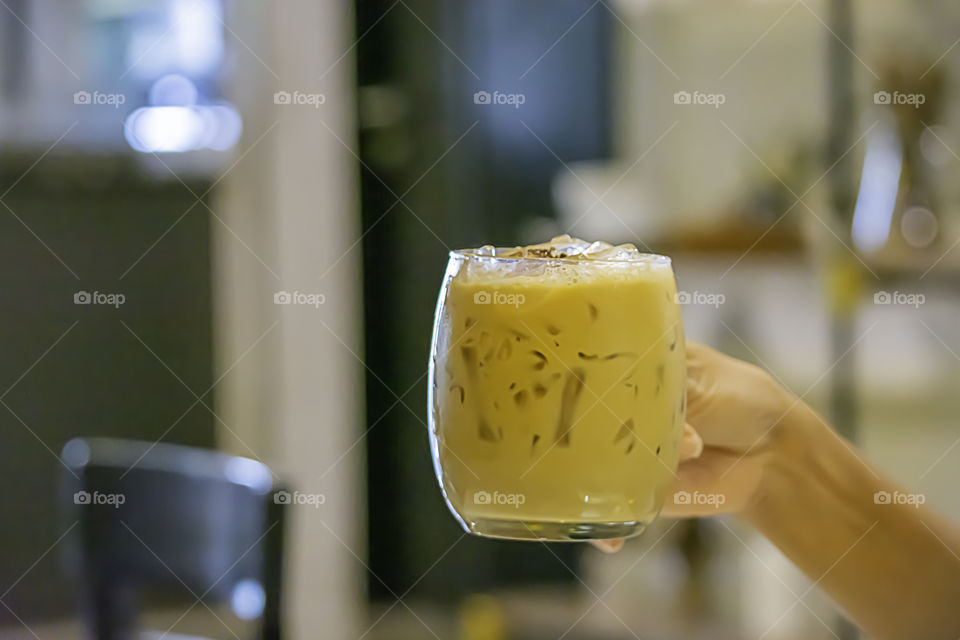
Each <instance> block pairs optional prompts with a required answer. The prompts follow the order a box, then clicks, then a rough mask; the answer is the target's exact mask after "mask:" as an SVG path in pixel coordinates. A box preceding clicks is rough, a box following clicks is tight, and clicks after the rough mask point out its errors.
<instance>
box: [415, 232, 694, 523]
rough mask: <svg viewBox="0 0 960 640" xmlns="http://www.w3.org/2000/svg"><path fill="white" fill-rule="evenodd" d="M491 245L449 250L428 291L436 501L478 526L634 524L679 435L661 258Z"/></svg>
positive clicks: (666, 270)
mask: <svg viewBox="0 0 960 640" xmlns="http://www.w3.org/2000/svg"><path fill="white" fill-rule="evenodd" d="M606 246H608V247H609V245H606ZM516 251H517V250H514V253H513V254H512V255H516ZM506 253H507V251H505V250H499V249H497V250H495V249H493V248H492V247H485V248H483V249H468V250H460V251H453V252H451V253H450V260H449V263H448V266H447V271H446V274H445V276H444V280H443V285H442V289H441V292H440V296H439V300H438V303H437V311H436V318H435V321H434V329H433V340H432V346H431V357H430V372H429V375H430V383H429V392H428V394H429V399H428V403H429V414H430V426H429V429H430V447H431V454H432V458H433V464H434V469H435V471H436V475H437V479H438V480H439V482H440V488H441V490H442V492H443V496H444V498H445V500H446V503H447V506H448V507H449V508H450V511H451V513H453V515H454V517H455V518H456V519H457V520H458V521H459V522H460V524H461V525H462V526H463V528H464V529H465V530H466V531H468V532H470V533H473V534H477V535H480V536H488V537H493V538H508V539H521V540H531V539H533V540H554V541H563V540H586V539H602V538H619V537H627V536H631V535H636V534H638V533H640V532H641V531H643V529H644V527H645V526H646V525H647V524H648V523H649V522H650V521H651V520H653V518H654V517H656V515H657V513H658V512H659V511H660V508H661V506H662V505H663V501H664V499H665V497H666V494H667V492H668V491H670V489H671V487H672V484H673V480H674V478H675V475H676V469H677V463H678V457H679V447H680V440H681V437H682V434H683V424H684V412H685V408H686V394H685V378H686V364H685V355H684V337H683V327H682V324H681V318H680V309H679V305H678V300H677V290H676V285H675V284H674V277H673V271H672V268H671V262H670V259H669V258H667V257H664V256H659V255H653V254H641V253H639V252H636V250H633V252H628V253H627V254H624V255H621V254H620V253H617V252H614V253H613V254H611V252H609V251H608V252H604V253H603V254H601V255H608V256H610V255H612V257H604V258H585V257H582V256H576V257H564V254H562V253H561V254H559V257H558V255H557V253H556V252H543V253H542V254H541V255H536V254H535V253H533V252H524V253H522V254H521V257H509V255H511V254H508V255H504V254H506Z"/></svg>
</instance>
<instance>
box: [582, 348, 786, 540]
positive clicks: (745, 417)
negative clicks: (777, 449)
mask: <svg viewBox="0 0 960 640" xmlns="http://www.w3.org/2000/svg"><path fill="white" fill-rule="evenodd" d="M686 348H687V424H686V425H685V426H684V434H683V443H682V445H681V448H680V466H679V468H678V470H677V480H676V483H675V485H674V490H673V492H671V493H670V494H669V495H668V496H667V500H666V503H665V504H664V506H663V511H662V514H663V515H665V516H667V517H672V518H679V517H696V516H711V515H716V514H717V513H725V512H727V513H737V512H741V511H743V510H744V509H745V508H747V507H749V506H750V505H751V504H753V503H755V502H756V500H757V499H758V496H759V491H760V489H761V487H762V485H763V478H764V475H765V471H766V470H767V468H768V466H769V464H770V461H771V457H772V451H773V445H774V443H775V442H776V441H777V439H778V436H779V434H780V433H781V431H782V430H783V429H785V428H786V426H785V425H786V424H787V423H788V422H789V420H788V416H789V414H790V413H791V410H792V409H793V407H795V406H796V405H799V404H800V402H799V401H798V400H797V399H796V398H794V397H793V396H792V395H790V393H789V392H787V391H786V390H785V389H783V387H781V386H780V385H778V384H777V383H776V382H775V381H774V380H773V379H772V378H771V377H770V375H769V374H767V373H766V372H765V371H763V370H762V369H759V368H758V367H755V366H753V365H751V364H748V363H746V362H742V361H740V360H736V359H734V358H730V357H728V356H725V355H723V354H722V353H719V352H717V351H714V350H713V349H710V348H709V347H706V346H704V345H702V344H698V343H695V342H687V345H686ZM681 491H685V492H687V493H689V494H690V495H691V496H692V495H694V493H695V492H696V493H699V494H708V495H709V496H712V499H711V500H709V501H708V502H706V503H697V504H694V501H693V500H691V501H690V502H691V503H690V504H677V503H676V501H675V499H674V498H675V495H676V492H681ZM593 543H594V545H595V546H596V547H597V548H599V549H602V550H603V551H608V552H613V551H617V550H619V549H620V547H622V546H623V540H596V541H593Z"/></svg>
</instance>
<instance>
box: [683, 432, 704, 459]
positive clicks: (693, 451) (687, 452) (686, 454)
mask: <svg viewBox="0 0 960 640" xmlns="http://www.w3.org/2000/svg"><path fill="white" fill-rule="evenodd" d="M701 453H703V438H701V437H700V434H699V433H697V432H696V430H695V429H694V428H693V427H691V426H690V425H688V424H686V425H684V426H683V441H682V442H681V443H680V459H681V460H689V459H690V458H699V457H700V454H701Z"/></svg>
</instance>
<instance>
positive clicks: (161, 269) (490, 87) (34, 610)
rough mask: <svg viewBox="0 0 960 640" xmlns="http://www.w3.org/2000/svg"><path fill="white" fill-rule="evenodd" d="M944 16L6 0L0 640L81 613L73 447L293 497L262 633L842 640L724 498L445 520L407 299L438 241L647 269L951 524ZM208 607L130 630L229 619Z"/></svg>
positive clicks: (953, 208) (922, 11)
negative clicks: (206, 453) (469, 524)
mask: <svg viewBox="0 0 960 640" xmlns="http://www.w3.org/2000/svg"><path fill="white" fill-rule="evenodd" d="M958 33H960V10H958V9H957V7H956V6H954V5H952V4H950V3H943V2H933V1H929V0H926V1H924V0H916V1H910V2H904V1H893V0H874V1H873V2H871V3H869V5H867V4H864V3H850V2H845V1H843V0H834V1H828V0H794V1H792V2H791V1H788V0H767V1H764V2H758V1H722V2H695V1H693V2H679V1H671V0H595V1H592V0H527V1H525V2H523V3H517V2H507V1H505V0H485V1H484V2H441V0H356V1H355V2H344V1H340V2H336V1H334V0H329V1H325V2H307V1H306V0H285V1H284V2H282V3H274V4H271V3H262V2H252V1H247V0H82V1H80V0H78V1H76V2H57V1H55V0H0V204H2V208H0V229H2V233H0V261H2V265H3V268H2V269H0V280H2V286H0V308H2V313H3V316H2V317H3V321H2V322H0V352H2V354H3V356H2V358H0V404H2V407H0V477H2V479H3V482H4V486H5V489H4V490H3V491H2V492H0V522H3V523H4V526H2V527H0V604H2V607H0V638H31V637H33V638H43V639H46V638H65V637H77V636H76V634H78V633H80V629H81V625H82V623H81V620H80V617H79V609H78V593H77V588H76V586H75V584H74V581H73V580H71V579H69V577H68V576H66V575H65V573H64V568H63V562H62V555H63V554H62V553H61V552H62V548H64V547H69V545H71V539H72V538H74V537H75V536H77V535H79V529H75V528H74V527H75V525H76V521H75V520H74V521H71V520H70V519H69V518H66V519H65V518H64V517H63V514H62V510H61V509H59V508H58V498H57V496H58V487H59V486H60V484H59V483H60V478H61V477H62V476H63V475H64V474H65V473H67V471H68V470H67V469H65V467H66V464H65V462H64V460H63V459H62V457H61V450H62V449H63V447H64V444H65V443H66V442H67V441H68V440H69V439H70V438H73V437H75V436H100V437H112V438H126V439H136V440H143V441H147V442H150V443H155V442H161V443H169V444H181V445H189V446H194V447H201V448H209V449H218V450H221V451H224V452H228V453H231V454H235V455H239V456H245V457H247V458H253V459H256V460H259V461H261V462H263V463H265V464H266V465H268V466H269V467H270V468H271V469H273V471H274V472H275V473H276V474H277V475H278V476H279V477H281V478H283V479H284V481H286V482H288V483H289V485H290V487H291V488H294V489H296V490H298V491H299V492H301V493H302V494H303V495H305V496H312V497H313V499H312V500H304V501H301V502H299V503H298V502H296V501H294V502H293V503H292V504H290V505H288V506H289V508H288V509H287V513H288V515H287V527H286V545H285V548H284V555H285V557H286V563H285V566H286V574H285V576H286V579H285V591H284V594H285V595H284V602H283V610H284V618H285V621H286V626H285V629H286V633H287V637H291V638H314V637H325V638H369V639H378V638H431V637H436V638H465V639H471V640H488V639H489V640H496V639H500V638H522V639H526V638H529V639H539V638H560V637H563V638H570V639H575V638H610V639H621V638H622V639H626V638H721V639H722V638H744V637H763V638H769V639H778V638H782V639H792V638H803V639H811V638H831V637H838V638H854V637H857V634H856V632H855V631H854V630H853V629H852V628H850V627H849V626H848V625H846V624H845V623H843V622H842V621H841V619H840V617H839V614H838V613H837V611H836V610H835V609H834V608H833V607H832V606H831V605H830V603H829V602H828V601H827V600H826V599H825V598H824V597H823V596H822V595H821V594H819V593H818V592H817V590H816V589H810V588H809V587H810V586H811V585H810V581H809V580H807V579H806V578H804V577H803V576H802V575H800V574H799V573H798V572H796V571H795V570H794V569H792V568H791V566H790V565H789V563H788V562H787V561H786V560H785V559H784V558H783V557H782V556H780V554H779V553H778V552H777V551H776V549H774V548H773V547H772V546H771V545H769V544H768V543H766V542H765V541H764V540H763V539H761V538H759V537H758V536H756V535H755V534H753V533H752V532H751V531H750V530H748V529H746V528H745V527H744V526H743V525H741V524H740V523H738V522H737V521H736V520H735V519H729V518H716V519H708V520H701V521H697V522H677V521H671V520H662V521H659V522H657V523H655V524H654V525H653V526H652V527H651V528H650V529H649V530H648V531H647V532H646V533H644V534H643V535H642V536H640V537H638V538H635V539H632V540H630V541H629V542H628V543H627V545H626V548H625V549H624V551H622V552H621V553H619V554H617V555H616V556H605V555H602V554H600V553H599V552H597V551H595V550H593V549H589V548H583V547H580V546H574V545H542V544H531V543H519V542H517V543H514V542H496V541H489V540H483V539H479V538H474V537H466V536H465V535H464V534H463V532H462V531H461V530H460V529H459V527H458V525H457V524H456V522H455V521H454V519H453V518H452V517H451V516H450V515H449V513H448V512H447V510H446V507H445V505H444V504H443V501H442V497H441V494H440V491H439V490H438V486H437V481H436V479H435V477H434V475H433V469H432V466H431V464H430V457H429V450H428V445H427V428H426V418H427V416H426V368H427V355H428V350H429V340H430V331H431V323H432V315H433V309H434V304H435V301H436V295H437V292H438V290H439V286H440V283H441V278H442V274H443V270H444V266H445V262H446V256H447V252H448V251H449V250H450V249H452V248H460V247H472V246H479V245H483V244H488V243H489V244H496V245H500V246H503V245H515V244H520V243H528V242H538V241H543V240H546V239H548V238H549V237H551V236H553V235H558V234H561V233H571V234H573V235H577V236H580V237H584V238H586V239H589V240H594V239H603V240H607V241H610V242H613V243H615V244H616V243H621V242H632V243H635V244H636V245H637V246H638V247H640V248H641V249H643V250H648V251H651V252H656V253H666V254H669V255H670V256H672V258H673V260H674V267H675V271H676V274H677V279H678V288H679V289H680V291H681V301H682V302H683V303H684V307H683V315H684V324H685V327H686V333H687V337H688V338H691V339H695V340H699V341H702V342H706V343H708V344H710V345H712V346H714V347H716V348H718V349H721V350H723V351H725V352H727V353H730V354H732V355H735V356H737V357H741V358H744V359H746V360H749V361H752V362H755V363H757V364H760V365H761V366H763V367H765V368H767V369H768V370H769V371H771V372H772V373H773V375H774V376H776V377H777V378H778V379H779V380H780V381H781V382H782V383H783V384H784V385H785V386H787V387H788V388H789V389H790V390H792V391H793V392H794V393H795V394H797V395H798V396H800V397H802V398H803V399H804V400H806V401H807V402H809V403H811V404H812V405H813V406H815V407H816V408H817V409H819V410H821V411H822V412H824V413H825V414H826V415H827V416H829V417H830V419H831V420H832V421H833V423H834V424H835V425H836V426H837V428H838V429H839V430H840V431H841V432H843V433H844V434H845V435H847V436H848V437H850V438H852V439H854V440H855V441H856V442H857V443H858V445H859V446H860V447H862V448H863V449H864V450H865V451H866V454H867V457H869V459H870V460H871V461H872V462H873V463H874V464H875V465H876V466H877V467H878V468H879V469H881V470H882V471H883V472H884V473H886V474H888V475H889V476H891V477H892V478H893V479H894V480H895V481H897V482H898V483H900V484H901V485H903V486H904V487H907V488H908V489H909V490H911V491H914V492H918V493H922V494H923V495H924V496H925V497H926V501H927V503H928V504H929V505H932V506H933V507H934V508H936V509H938V510H940V511H942V512H944V513H946V514H947V515H949V516H951V517H953V518H958V517H960V501H958V499H957V494H956V490H955V487H956V483H957V479H958V476H957V471H956V469H957V464H958V462H960V447H957V444H958V442H960V434H958V432H957V428H956V418H955V416H956V415H957V413H958V409H960V396H958V394H957V393H956V380H957V379H958V374H960V324H958V323H957V322H956V318H957V317H958V314H960V287H958V286H957V285H958V283H960V249H958V248H957V245H958V244H960V179H958V178H960V156H958V152H960V121H958V119H957V115H958V114H960V109H957V106H958V103H960V93H958V92H960V46H958V43H960V40H957V34H958ZM157 561H158V562H162V558H159V557H158V558H157ZM174 591H176V590H174ZM199 595H200V594H199V593H191V592H190V591H189V590H188V589H182V590H180V592H175V593H172V594H171V595H170V596H169V597H163V598H158V599H157V600H156V602H154V601H152V600H151V601H149V602H146V603H145V609H146V614H145V620H146V621H147V622H148V623H149V624H148V626H151V627H152V628H158V629H161V630H163V629H169V631H171V632H176V633H182V634H201V635H203V636H205V637H211V638H240V637H250V636H249V634H248V627H247V626H245V625H247V622H246V621H245V619H244V618H246V617H249V616H246V615H243V614H244V611H242V610H241V609H242V607H241V608H238V607H237V599H236V598H234V599H233V601H232V602H230V601H228V602H227V603H226V604H224V605H222V606H220V605H217V606H216V607H210V608H207V607H198V606H193V607H190V605H191V604H193V605H195V604H196V600H197V596H199ZM188 607H189V609H188ZM185 610H186V613H185ZM215 612H216V613H215ZM245 634H246V635H245Z"/></svg>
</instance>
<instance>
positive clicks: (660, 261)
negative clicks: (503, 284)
mask: <svg viewBox="0 0 960 640" xmlns="http://www.w3.org/2000/svg"><path fill="white" fill-rule="evenodd" d="M478 251H480V249H453V250H452V251H450V257H451V258H466V259H468V260H497V261H499V262H505V263H524V262H531V263H532V262H560V263H565V264H577V265H590V264H616V265H629V264H636V265H648V264H657V265H667V266H670V265H672V264H673V260H671V259H670V256H665V255H661V254H659V253H640V254H638V257H635V258H633V259H631V260H612V259H608V258H579V257H572V256H564V257H557V256H527V257H522V258H511V257H507V256H488V255H480V254H479V253H477V252H478Z"/></svg>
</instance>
